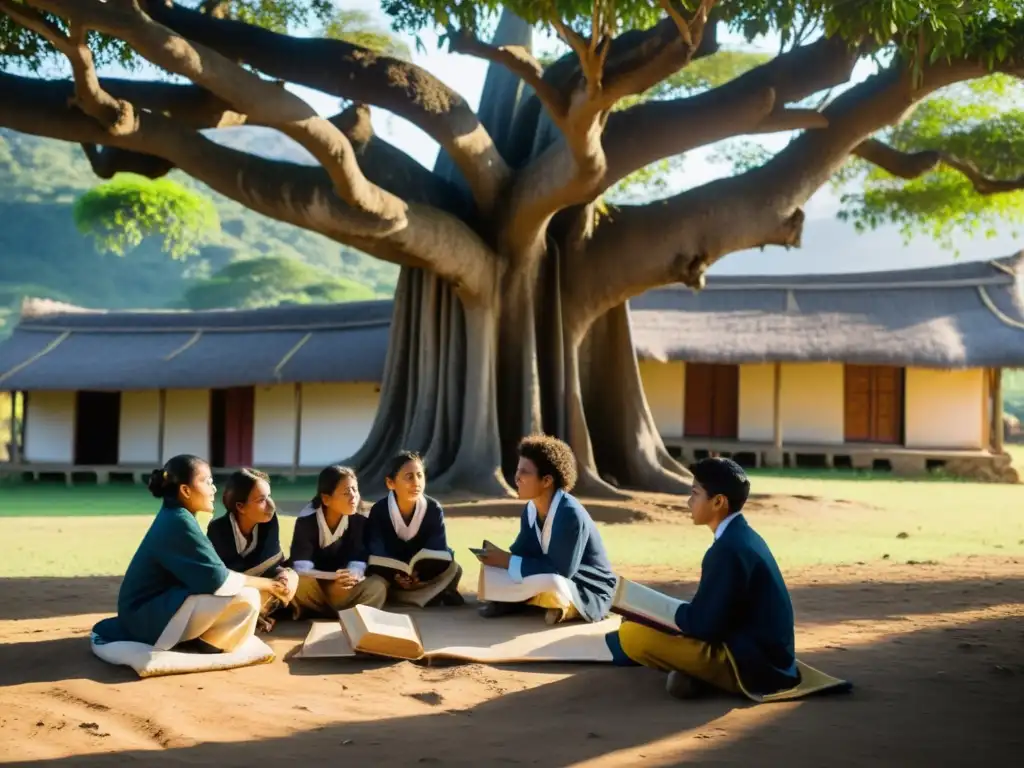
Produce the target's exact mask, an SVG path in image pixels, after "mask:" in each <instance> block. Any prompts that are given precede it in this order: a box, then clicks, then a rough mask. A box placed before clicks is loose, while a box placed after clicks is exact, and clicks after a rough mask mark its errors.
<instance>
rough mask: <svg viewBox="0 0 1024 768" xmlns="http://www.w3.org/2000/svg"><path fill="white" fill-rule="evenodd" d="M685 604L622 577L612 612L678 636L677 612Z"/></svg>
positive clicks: (617, 587) (616, 589)
mask: <svg viewBox="0 0 1024 768" xmlns="http://www.w3.org/2000/svg"><path fill="white" fill-rule="evenodd" d="M684 602H685V601H684V600H677V599H676V598H674V597H669V596H668V595H666V594H663V593H661V592H659V591H657V590H656V589H651V588H650V587H645V586H644V585H643V584H637V583H636V582H635V581H630V580H629V579H624V578H622V577H621V576H620V577H619V582H618V584H616V586H615V595H614V597H613V598H612V612H613V613H617V614H619V615H620V616H624V617H626V618H627V619H629V620H631V621H635V622H637V623H638V624H646V625H647V626H649V627H654V628H655V629H660V630H661V631H663V632H670V633H673V634H677V635H678V634H680V633H679V626H678V625H677V624H676V610H677V609H678V608H679V606H680V605H683V604H684Z"/></svg>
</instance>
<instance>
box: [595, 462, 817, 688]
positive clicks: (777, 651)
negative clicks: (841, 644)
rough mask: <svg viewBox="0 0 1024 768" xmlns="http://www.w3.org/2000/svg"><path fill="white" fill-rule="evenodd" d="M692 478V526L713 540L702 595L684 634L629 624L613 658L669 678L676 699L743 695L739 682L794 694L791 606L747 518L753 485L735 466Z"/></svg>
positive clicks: (707, 468) (688, 610)
mask: <svg viewBox="0 0 1024 768" xmlns="http://www.w3.org/2000/svg"><path fill="white" fill-rule="evenodd" d="M692 472H693V478H694V483H693V491H692V495H691V496H690V510H691V512H692V514H693V522H694V524H695V525H706V526H707V527H708V528H710V529H711V531H712V532H713V533H714V536H715V540H714V543H713V544H712V545H711V548H710V549H708V551H707V554H705V555H704V561H703V563H702V564H701V574H700V583H699V584H698V586H697V592H696V594H694V596H693V599H692V600H691V601H690V602H689V603H684V604H683V605H681V606H679V608H678V609H677V611H676V616H675V622H676V624H677V625H678V628H679V631H680V632H681V633H682V634H681V635H670V634H668V633H664V632H660V631H658V630H656V629H651V628H649V627H646V626H644V625H641V624H637V623H634V622H623V624H622V625H621V626H620V627H619V630H618V632H617V633H612V634H610V635H609V636H608V637H607V638H606V640H607V642H608V646H609V648H610V649H611V651H612V655H613V657H615V660H616V661H617V662H618V663H620V664H624V665H629V664H630V663H639V664H643V665H645V666H648V667H653V668H655V669H660V670H663V671H666V672H668V673H669V676H668V681H667V684H666V686H667V689H668V692H669V693H671V694H672V695H673V696H676V697H678V698H692V697H693V696H696V695H698V694H700V693H701V692H702V691H703V690H705V689H707V688H708V687H713V688H718V689H721V690H724V691H728V692H730V693H739V692H740V688H739V685H738V682H737V674H738V675H739V680H741V681H742V683H743V687H744V688H745V689H746V690H747V691H750V692H753V693H758V694H769V693H774V692H777V691H781V690H785V689H789V688H793V687H794V686H796V685H797V684H798V683H799V682H800V676H799V672H798V671H797V666H796V653H795V645H794V639H793V634H794V631H793V605H792V603H791V602H790V598H789V592H788V591H787V589H786V584H785V582H784V581H783V578H782V574H781V573H780V571H779V567H778V565H777V564H776V563H775V558H774V557H772V553H771V551H770V550H769V549H768V545H767V544H766V543H765V541H764V539H762V538H761V537H760V536H759V535H758V534H757V533H756V532H755V531H754V529H753V528H751V527H750V524H749V523H748V522H747V520H746V518H745V517H744V516H743V515H742V514H741V510H742V509H743V505H744V504H745V503H746V501H747V496H748V494H749V492H750V481H749V480H748V479H747V476H746V474H745V473H744V471H743V469H742V468H741V467H740V466H739V465H738V464H736V463H735V462H734V461H732V460H730V459H721V458H709V459H704V460H702V461H700V462H698V463H697V464H695V465H694V466H693V467H692ZM730 655H731V656H732V660H733V661H735V667H734V666H733V664H732V663H731V662H730V659H729V656H730Z"/></svg>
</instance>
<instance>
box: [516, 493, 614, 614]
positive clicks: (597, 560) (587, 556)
mask: <svg viewBox="0 0 1024 768" xmlns="http://www.w3.org/2000/svg"><path fill="white" fill-rule="evenodd" d="M553 511H554V512H555V519H554V520H552V522H551V526H552V527H551V543H550V546H549V547H548V552H547V554H544V550H543V548H542V547H541V545H540V541H539V540H538V538H537V536H538V532H539V528H538V526H537V524H536V523H535V524H534V525H530V521H529V515H528V514H527V512H526V510H525V509H524V510H523V513H522V516H521V517H520V521H519V535H518V536H517V537H516V540H515V541H514V542H513V543H512V546H511V547H510V549H509V552H510V554H512V555H514V556H517V557H521V558H522V564H521V566H520V571H521V575H522V576H523V577H524V578H525V577H527V576H534V575H536V574H539V573H557V574H559V575H560V576H564V577H565V578H567V579H569V580H570V581H572V583H573V584H574V585H575V586H576V591H577V592H578V593H579V596H580V602H581V603H582V605H579V606H577V607H578V608H579V609H580V613H581V614H582V615H583V616H584V618H586V620H587V621H600V620H601V619H603V618H605V617H606V616H608V613H609V612H610V610H611V607H612V596H613V595H614V594H615V583H616V579H615V574H614V573H613V572H612V565H611V562H610V561H609V560H608V553H607V552H606V551H605V548H604V542H603V541H602V540H601V534H600V533H599V532H598V530H597V526H595V525H594V521H593V519H592V518H591V517H590V514H589V513H588V512H587V510H586V509H585V508H584V507H583V505H582V504H580V502H579V500H578V499H576V498H575V497H574V496H570V495H569V494H568V493H565V494H563V495H562V499H561V501H560V502H559V504H558V509H557V510H553Z"/></svg>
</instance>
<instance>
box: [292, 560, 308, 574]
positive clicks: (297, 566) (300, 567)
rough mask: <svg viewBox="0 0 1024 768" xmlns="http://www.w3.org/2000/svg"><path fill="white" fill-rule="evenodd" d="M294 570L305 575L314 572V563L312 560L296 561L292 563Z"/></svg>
mask: <svg viewBox="0 0 1024 768" xmlns="http://www.w3.org/2000/svg"><path fill="white" fill-rule="evenodd" d="M292 570H294V571H295V572H296V573H299V574H301V573H304V572H306V571H312V570H313V561H312V560H296V561H295V562H294V563H292Z"/></svg>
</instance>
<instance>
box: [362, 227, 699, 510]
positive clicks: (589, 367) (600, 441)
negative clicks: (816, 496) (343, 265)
mask: <svg viewBox="0 0 1024 768" xmlns="http://www.w3.org/2000/svg"><path fill="white" fill-rule="evenodd" d="M558 253H559V249H558V248H556V247H553V248H552V249H551V251H550V252H549V254H548V257H547V258H546V259H545V260H544V262H543V263H542V265H541V269H540V270H539V273H538V274H536V275H531V276H527V275H518V276H513V277H512V278H510V279H509V280H508V281H506V286H505V289H504V290H503V293H502V297H501V301H500V303H499V302H494V303H493V304H476V305H471V306H469V307H464V306H463V304H462V302H461V301H460V299H459V298H458V297H457V296H456V295H455V294H454V292H453V290H452V289H451V287H450V286H449V284H448V283H446V282H444V281H442V280H440V279H438V278H436V277H434V276H433V275H431V274H429V273H424V272H422V271H420V270H416V269H407V270H403V272H402V275H401V277H400V279H399V286H398V291H397V293H396V297H395V310H394V319H393V321H392V323H393V325H392V330H391V343H390V348H389V350H388V357H387V362H386V370H385V374H384V385H383V387H382V390H381V398H380V406H379V409H378V412H377V417H376V420H375V422H374V425H373V428H372V430H371V433H370V435H369V437H368V439H367V442H366V444H365V445H364V446H363V448H362V449H361V450H360V451H359V452H358V453H357V454H356V455H355V456H353V457H352V458H351V459H349V462H350V463H352V464H353V465H355V466H356V467H357V468H358V470H359V472H360V475H361V476H362V477H363V483H364V485H366V486H367V488H368V489H373V490H379V489H380V487H381V486H382V485H383V477H384V467H385V466H386V464H387V460H388V459H389V458H390V457H391V456H392V455H394V454H395V453H397V452H399V451H401V450H414V451H418V452H420V453H421V454H423V455H424V457H425V463H426V465H427V470H428V473H429V477H430V480H429V483H430V487H431V488H432V489H433V490H434V491H442V490H443V491H448V492H451V491H464V492H467V493H474V494H484V495H503V494H506V495H507V494H508V493H510V492H511V488H510V486H511V485H512V483H513V476H514V473H515V466H516V463H517V458H516V444H517V443H518V442H519V440H520V438H522V437H523V436H524V435H527V434H530V433H532V432H536V431H544V432H546V433H548V434H552V435H555V436H557V437H560V438H561V439H563V440H565V441H566V442H567V443H569V445H570V446H572V448H573V450H574V452H575V453H576V457H577V460H578V462H579V470H580V481H579V487H578V491H579V492H580V493H583V494H586V495H591V496H603V497H612V498H614V497H621V496H622V495H623V492H622V491H621V490H619V489H626V488H629V489H636V490H650V491H659V492H666V493H686V492H688V491H689V487H690V486H689V482H688V473H687V471H686V470H685V469H684V468H682V467H681V466H680V465H679V464H677V463H676V462H675V460H674V459H672V457H671V456H669V454H668V452H667V451H666V449H665V446H664V443H663V442H662V440H661V436H660V435H659V434H658V431H657V427H656V426H655V424H654V419H653V417H652V416H651V412H650V408H649V407H648V405H647V399H646V397H645V395H644V390H643V385H642V382H641V380H640V374H639V369H638V367H637V362H636V354H635V352H634V349H633V340H632V335H631V333H630V327H629V317H628V310H627V308H626V306H625V305H621V306H619V307H616V308H615V309H613V310H612V311H611V312H609V313H607V314H606V315H604V316H603V317H601V318H599V319H598V320H597V321H596V322H594V323H593V325H592V326H591V327H590V329H589V331H587V332H586V333H585V334H584V333H581V332H580V330H579V328H574V327H569V326H567V324H566V322H565V320H564V312H563V306H562V285H563V279H571V276H568V277H563V276H562V274H561V261H562V260H561V258H560V257H559V255H558ZM527 278H528V279H527ZM581 336H582V341H580V337H581Z"/></svg>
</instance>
